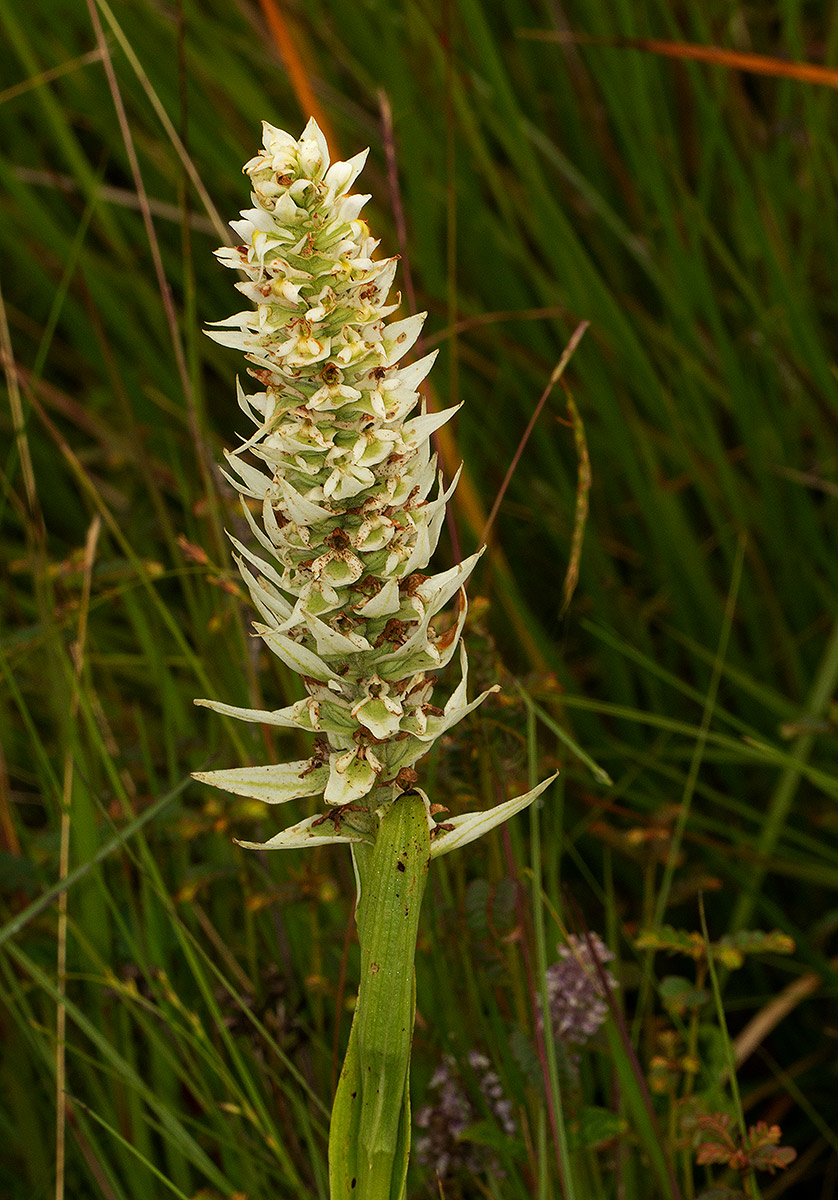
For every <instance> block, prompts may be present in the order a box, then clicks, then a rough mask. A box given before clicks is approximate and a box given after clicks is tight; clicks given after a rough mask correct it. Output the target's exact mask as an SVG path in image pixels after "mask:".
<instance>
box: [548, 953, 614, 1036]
mask: <svg viewBox="0 0 838 1200" xmlns="http://www.w3.org/2000/svg"><path fill="white" fill-rule="evenodd" d="M558 951H559V958H560V960H561V961H560V962H557V963H554V964H553V966H551V967H548V968H547V997H548V1004H549V1007H550V1021H551V1024H552V1027H553V1035H554V1036H555V1037H556V1038H558V1039H559V1040H560V1041H562V1042H566V1043H568V1044H570V1045H574V1046H582V1045H584V1044H585V1042H587V1041H588V1040H589V1039H590V1038H592V1037H593V1036H594V1034H595V1033H596V1032H597V1031H598V1030H599V1029H600V1028H601V1026H602V1025H603V1023H604V1021H605V1018H606V1017H607V1016H608V1004H607V1003H606V1001H605V999H604V996H605V990H604V988H603V984H602V979H601V976H600V974H599V972H598V971H597V968H596V962H599V963H600V964H604V963H607V962H610V961H611V959H613V957H614V955H613V954H612V953H611V951H610V950H609V949H608V947H607V946H606V945H605V943H604V942H603V941H602V939H601V938H600V937H599V936H598V935H597V934H595V933H590V934H588V936H587V937H576V936H575V935H574V934H570V935H569V937H568V940H567V945H564V946H561V945H560V946H559V947H558ZM605 978H606V980H607V982H608V987H609V989H610V988H616V986H617V981H616V979H615V978H614V976H613V975H612V974H611V972H610V971H606V972H605Z"/></svg>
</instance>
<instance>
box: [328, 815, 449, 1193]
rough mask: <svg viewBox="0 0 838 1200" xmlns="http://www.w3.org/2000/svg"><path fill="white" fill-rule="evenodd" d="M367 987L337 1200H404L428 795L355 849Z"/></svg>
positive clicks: (336, 1153)
mask: <svg viewBox="0 0 838 1200" xmlns="http://www.w3.org/2000/svg"><path fill="white" fill-rule="evenodd" d="M353 850H354V855H355V867H356V872H357V878H358V886H359V899H358V908H357V918H356V919H357V924H358V937H359V940H360V943H361V986H360V991H359V994H358V1004H357V1006H356V1009H355V1017H354V1019H353V1021H352V1029H351V1031H350V1034H349V1045H348V1047H347V1051H346V1059H345V1061H344V1064H343V1069H342V1071H341V1075H340V1080H339V1082H338V1088H337V1092H336V1094H335V1102H334V1106H333V1109H332V1123H331V1128H330V1132H329V1184H330V1195H331V1200H347V1198H350V1200H402V1198H403V1196H404V1192H405V1179H406V1176H407V1162H408V1154H409V1150H410V1092H409V1073H410V1049H411V1044H412V1041H413V1020H414V1016H415V1011H416V987H415V976H414V966H413V963H414V958H415V954H416V936H417V933H418V928H419V912H420V909H421V905H422V897H423V895H424V891H425V881H426V879H427V873H428V863H429V861H430V852H431V845H430V834H429V830H428V819H427V813H426V809H425V805H424V803H423V801H422V799H421V797H420V796H418V795H416V794H414V793H407V794H405V795H404V796H401V797H399V799H398V800H396V801H395V802H394V803H393V804H392V805H390V806H389V807H388V808H387V810H386V812H385V814H384V816H383V817H382V818H381V823H380V825H379V829H378V833H377V835H376V840H375V845H374V846H372V847H369V846H365V845H359V844H356V845H355V847H353Z"/></svg>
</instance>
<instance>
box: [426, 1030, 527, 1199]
mask: <svg viewBox="0 0 838 1200" xmlns="http://www.w3.org/2000/svg"><path fill="white" fill-rule="evenodd" d="M468 1061H469V1065H470V1067H471V1069H472V1070H473V1071H474V1073H475V1075H476V1076H477V1082H478V1085H479V1087H480V1091H481V1093H482V1094H483V1099H484V1100H485V1102H486V1107H487V1108H488V1109H489V1112H490V1113H491V1114H492V1116H493V1117H494V1118H495V1121H496V1122H497V1124H498V1125H499V1126H500V1128H501V1129H502V1130H503V1132H504V1133H505V1134H506V1135H507V1137H513V1136H514V1135H515V1133H516V1131H517V1126H516V1124H515V1121H514V1119H513V1117H512V1105H511V1103H510V1102H509V1100H507V1099H506V1097H505V1096H504V1093H503V1085H502V1084H501V1081H500V1078H499V1077H498V1075H497V1073H496V1072H495V1071H493V1070H492V1068H491V1064H490V1062H489V1060H488V1058H487V1057H486V1055H485V1054H481V1053H480V1052H479V1051H477V1050H472V1051H471V1053H470V1054H469V1056H468ZM430 1090H431V1091H434V1092H436V1093H437V1097H436V1101H435V1103H433V1104H425V1105H424V1106H423V1107H422V1108H420V1109H419V1111H418V1112H417V1114H416V1125H417V1128H419V1129H423V1130H425V1133H424V1134H423V1135H422V1137H420V1138H418V1139H417V1142H416V1158H417V1160H418V1161H419V1162H420V1163H422V1164H423V1165H425V1166H429V1167H431V1168H432V1170H433V1171H434V1172H435V1173H436V1174H437V1175H438V1176H439V1178H440V1179H444V1178H445V1177H446V1176H450V1175H454V1174H455V1173H456V1171H458V1170H460V1169H465V1170H468V1171H472V1172H475V1173H476V1172H478V1171H481V1170H483V1171H486V1170H491V1171H492V1172H493V1174H494V1175H496V1176H497V1175H502V1174H503V1173H502V1172H501V1171H500V1170H499V1165H498V1162H497V1158H496V1156H495V1155H494V1154H492V1153H491V1151H487V1149H486V1147H485V1146H478V1145H475V1144H474V1143H473V1142H468V1141H461V1140H460V1139H461V1137H462V1135H463V1133H464V1132H465V1130H466V1129H467V1128H468V1127H469V1125H474V1124H475V1122H477V1121H479V1120H480V1113H479V1112H478V1111H477V1108H476V1107H475V1105H474V1104H473V1103H472V1101H471V1100H470V1099H469V1097H468V1096H467V1095H466V1093H465V1090H464V1088H463V1084H462V1080H461V1078H460V1076H459V1074H458V1072H457V1069H456V1065H455V1062H454V1059H453V1058H451V1056H450V1055H447V1056H446V1058H445V1060H444V1061H443V1063H442V1064H441V1066H439V1067H437V1069H436V1071H435V1072H434V1074H433V1076H432V1078H431V1082H430Z"/></svg>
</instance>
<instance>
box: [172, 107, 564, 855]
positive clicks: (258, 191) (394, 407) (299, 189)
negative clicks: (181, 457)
mask: <svg viewBox="0 0 838 1200" xmlns="http://www.w3.org/2000/svg"><path fill="white" fill-rule="evenodd" d="M263 146H264V149H263V150H262V151H261V152H260V153H259V154H258V155H257V156H256V157H255V158H253V159H251V161H250V162H248V163H247V165H246V166H245V168H244V170H245V172H246V173H247V174H248V175H249V176H250V179H251V181H252V185H253V192H252V201H253V205H254V207H253V208H251V209H248V210H247V211H245V212H243V213H242V220H241V221H234V222H233V223H232V228H233V229H234V230H235V232H236V234H237V236H238V238H239V244H238V245H237V246H235V247H233V248H225V249H222V250H219V251H218V257H219V259H220V261H221V262H222V263H224V264H225V265H226V266H228V267H232V268H233V269H236V270H240V271H243V272H244V273H245V275H246V276H247V279H246V281H245V282H241V283H238V284H237V285H236V286H237V287H238V289H239V290H240V291H241V292H242V293H243V294H244V295H245V296H246V297H247V299H248V300H249V301H251V302H252V303H253V304H254V305H255V308H253V309H248V310H247V311H245V312H240V313H237V314H236V315H235V316H232V317H229V318H228V319H227V320H225V321H220V322H217V323H216V324H217V325H218V326H219V328H218V330H216V331H214V332H212V333H211V334H210V336H211V337H213V338H214V339H215V340H216V341H217V342H220V343H221V344H222V345H225V346H232V347H235V348H236V349H238V350H241V351H243V352H244V354H245V356H246V358H247V360H248V362H249V363H250V364H251V366H250V367H249V369H248V374H249V375H250V376H251V378H252V379H254V380H255V381H256V383H257V384H258V385H259V389H260V390H258V391H256V392H255V393H252V394H249V395H248V394H246V393H245V392H244V390H243V389H242V387H241V385H240V384H239V385H238V389H237V390H238V402H239V406H240V407H241V409H242V411H243V413H244V414H245V415H246V416H247V417H248V418H249V420H250V421H251V422H252V423H253V424H254V425H255V427H256V428H255V430H254V431H253V432H252V433H251V434H250V436H248V437H247V438H243V439H242V444H241V445H240V446H238V447H237V449H236V450H235V451H233V452H232V453H230V452H227V453H226V458H227V463H228V466H229V473H226V477H227V479H228V480H229V481H230V483H231V484H232V485H233V486H234V487H235V488H237V489H238V491H239V492H241V493H242V496H243V511H244V515H245V518H246V519H247V522H248V524H249V526H250V529H251V531H252V533H253V537H254V539H255V541H256V543H257V544H258V547H259V553H255V552H254V551H253V550H252V549H251V548H249V547H247V546H245V545H243V544H242V543H241V542H240V541H238V540H237V539H236V538H231V540H232V542H233V545H234V547H235V549H236V552H237V553H236V561H237V564H238V567H239V570H240V571H241V574H242V577H243V578H244V580H245V582H246V584H247V586H248V589H249V591H250V595H251V597H252V599H253V603H254V605H255V606H256V608H257V609H258V611H259V613H260V614H261V618H262V621H261V623H257V624H256V625H255V628H256V631H257V633H258V634H259V636H260V637H261V638H262V640H263V641H264V643H265V645H266V646H267V647H268V648H269V650H271V652H272V653H273V654H275V655H276V656H277V657H278V658H279V659H280V660H281V661H282V662H283V663H285V664H286V665H287V666H290V667H292V668H293V669H294V670H295V671H297V672H298V673H299V674H300V675H301V676H302V678H303V682H304V685H305V689H306V693H307V695H306V697H305V698H304V699H302V700H300V701H298V702H297V703H295V704H292V705H289V706H288V707H287V708H282V709H279V710H277V711H273V712H263V711H258V710H253V709H248V708H236V707H233V706H231V705H228V704H221V703H218V702H216V701H211V700H201V701H198V703H199V704H204V705H206V706H207V707H209V708H213V709H215V710H216V711H217V712H220V713H224V714H226V715H227V716H231V717H237V718H239V719H241V720H245V721H257V722H261V723H263V724H265V725H274V726H280V727H285V728H296V729H299V730H303V731H305V732H307V733H312V734H315V735H317V740H316V742H315V753H314V754H313V755H312V757H311V758H309V759H306V760H303V761H300V762H292V763H286V764H283V765H276V766H265V767H248V768H237V769H233V770H223V771H209V772H203V773H199V774H197V775H196V778H198V779H200V780H203V781H204V782H207V783H212V784H214V785H215V786H217V787H221V788H224V789H225V790H227V791H230V792H234V793H237V794H239V795H243V796H249V797H253V798H256V799H258V800H264V801H266V802H268V803H272V804H280V803H284V802H285V801H288V800H294V799H297V798H300V797H305V796H318V795H322V796H323V798H324V800H325V802H326V803H327V804H328V805H330V806H332V807H333V814H334V819H333V820H332V821H331V822H330V823H329V824H325V823H324V817H322V816H321V817H316V816H315V817H309V818H307V819H306V820H304V821H302V822H300V823H299V824H297V825H295V826H293V827H292V828H290V829H287V830H285V831H283V832H282V833H279V834H277V835H276V836H275V837H273V838H271V839H270V840H269V841H267V842H266V843H264V846H265V847H268V848H270V847H279V846H294V845H304V844H315V843H319V842H330V841H343V840H348V841H361V840H369V838H370V835H371V834H372V833H374V825H373V824H372V823H371V822H370V821H369V820H368V819H367V818H366V817H364V816H363V815H361V816H358V815H356V814H357V813H358V811H359V810H361V812H362V813H364V812H367V813H371V812H374V811H375V810H377V809H380V807H381V805H382V804H385V803H387V802H389V801H392V800H394V799H395V798H396V797H397V796H399V795H400V794H401V793H402V792H403V791H405V790H407V789H408V788H410V787H411V786H412V784H413V783H414V782H415V781H416V779H417V775H416V772H415V771H414V770H413V767H414V764H415V763H416V761H417V760H418V759H419V758H421V757H422V755H423V754H425V753H426V752H427V751H428V749H429V748H430V746H431V744H432V743H433V742H434V740H435V739H436V738H438V737H439V736H440V735H441V734H442V733H444V732H445V730H447V729H448V728H449V727H450V726H452V725H453V724H454V723H455V722H457V721H459V720H460V719H461V718H462V717H463V716H465V715H466V713H469V712H471V710H472V709H474V708H475V707H476V706H477V705H478V704H480V703H481V702H482V701H483V700H484V699H485V698H486V696H488V695H489V694H490V692H491V691H494V690H496V689H494V688H490V689H489V691H486V692H483V693H482V694H481V695H479V696H478V697H477V698H476V699H475V700H472V701H470V702H469V701H468V700H467V698H466V682H467V667H468V664H467V659H466V652H465V648H464V647H463V646H462V645H460V649H459V659H460V667H461V681H460V683H459V685H458V686H457V688H456V689H455V691H454V693H453V695H452V696H451V698H450V699H449V701H448V703H447V704H446V705H445V707H444V709H440V708H438V707H436V706H435V705H434V704H433V703H432V693H433V688H434V683H435V681H436V674H435V672H436V671H438V670H439V669H440V668H442V667H444V666H446V664H447V663H448V662H449V661H450V659H451V658H452V656H453V655H454V654H455V652H456V651H457V646H458V643H459V641H460V633H461V631H462V628H463V623H464V621H465V617H466V607H467V604H466V594H465V589H464V587H463V584H464V583H465V581H466V580H467V578H468V576H469V574H470V573H471V571H472V570H473V568H474V566H475V564H476V562H477V560H478V558H479V556H480V552H478V553H477V554H473V555H472V556H471V557H470V558H467V559H466V560H465V561H464V562H463V563H460V564H459V565H457V566H455V567H452V568H451V569H450V570H447V571H443V572H442V573H441V574H438V575H433V576H428V575H425V574H424V573H423V572H424V569H425V567H426V566H427V564H428V562H429V560H430V557H431V555H432V554H433V552H434V549H435V547H436V544H437V541H438V539H439V535H440V531H441V528H442V524H443V520H444V517H445V507H446V503H447V501H448V499H449V497H450V496H451V494H452V492H453V490H454V487H455V486H456V482H457V479H456V478H455V479H453V480H452V481H451V482H450V484H449V485H448V487H447V488H446V487H445V486H444V484H443V480H442V476H441V474H439V473H438V472H437V468H436V457H435V455H433V454H432V453H431V449H430V442H429V439H430V436H431V434H432V433H433V432H434V431H435V430H436V429H438V428H439V427H440V426H441V425H443V424H444V423H445V422H446V421H447V420H449V419H450V418H451V417H452V416H453V414H454V412H455V411H456V410H455V409H449V410H448V411H447V412H443V413H429V412H427V411H426V408H425V404H424V402H422V403H421V404H420V398H419V393H418V391H417V387H418V385H419V384H420V383H421V381H422V380H423V379H424V377H425V376H426V375H427V373H428V371H429V370H430V368H431V365H432V363H433V361H434V357H435V355H434V354H430V355H427V356H426V357H424V358H422V359H420V360H419V361H418V362H416V363H412V364H411V365H408V366H400V365H399V363H400V360H401V359H402V358H403V356H404V355H405V354H406V353H407V352H408V351H409V350H410V349H411V347H412V346H413V345H414V343H415V342H416V339H417V338H418V336H419V333H420V330H421V328H422V324H423V322H424V319H425V315H426V314H420V315H418V316H413V317H407V318H406V319H404V320H398V321H393V322H392V323H389V324H388V323H387V322H386V321H385V318H386V317H387V316H389V315H390V314H391V313H392V312H393V311H394V310H395V309H396V308H397V307H398V302H399V297H398V296H396V297H395V301H394V302H393V303H388V297H389V294H390V290H391V287H392V284H393V279H394V276H395V271H396V263H397V260H396V258H384V259H376V258H374V257H373V255H374V254H375V250H376V247H377V246H378V242H377V241H376V240H375V239H374V238H372V237H371V236H370V233H369V229H368V227H367V225H366V222H365V221H364V220H362V219H361V217H360V212H361V209H362V208H363V206H364V204H365V203H366V201H367V200H368V199H369V197H368V196H363V195H350V194H349V189H350V188H351V186H352V184H353V182H354V181H355V179H356V177H357V176H358V174H359V172H360V171H361V168H362V167H363V165H364V161H365V159H366V152H364V153H363V154H359V155H357V156H356V157H355V158H353V159H351V160H350V161H349V162H345V163H334V164H332V165H331V166H330V165H329V152H328V149H327V146H326V142H325V139H324V137H323V134H322V133H321V131H320V129H319V128H318V126H317V124H316V123H315V122H314V121H313V120H311V121H309V123H308V125H307V126H306V128H305V130H304V132H303V135H302V137H301V138H300V139H299V140H295V139H294V138H292V137H291V136H290V135H289V134H287V133H285V132H283V131H282V130H280V129H275V128H274V127H273V126H271V125H268V124H265V125H264V138H263ZM417 406H418V412H415V413H414V410H416V409H417ZM411 414H414V415H411ZM248 456H249V457H248ZM250 458H252V459H255V460H257V462H258V464H259V465H258V466H254V465H253V463H252V462H251V461H250ZM248 500H249V501H250V502H251V503H250V504H248V503H247V501H248ZM251 508H253V509H254V510H255V512H256V513H257V514H258V515H254V512H253V511H251ZM452 599H453V600H454V602H455V613H454V617H453V620H451V621H450V622H449V623H448V624H447V626H440V625H438V624H437V623H436V621H437V619H438V617H439V614H440V613H441V611H442V609H443V608H444V606H445V605H446V604H447V603H448V602H449V601H450V600H452ZM543 786H546V783H545V784H544V785H543ZM539 790H541V788H540V789H539ZM536 794H538V793H537V792H532V793H528V794H527V796H526V797H521V798H519V800H516V801H510V802H507V805H505V806H504V805H501V806H500V807H499V808H497V809H495V810H492V813H491V817H490V816H489V815H488V814H466V815H464V816H461V817H457V818H454V820H453V821H452V822H449V823H447V826H446V829H445V830H444V832H439V833H438V836H437V837H436V838H435V842H434V851H435V853H445V852H446V851H447V849H453V848H454V847H455V845H461V844H463V843H464V842H466V841H470V840H472V838H474V837H476V836H478V835H479V834H480V833H482V832H483V831H484V830H485V829H486V828H489V827H491V825H492V824H497V823H498V822H499V821H500V820H503V819H505V817H507V816H510V815H511V814H512V812H514V811H517V810H518V808H520V807H523V806H524V805H525V804H526V803H529V802H530V801H531V800H532V799H534V797H535V795H536ZM425 799H426V798H425ZM359 802H360V803H359ZM426 808H427V810H428V821H429V823H431V825H432V827H433V828H434V829H435V830H436V827H435V826H433V822H432V820H431V816H430V805H429V803H428V802H427V800H426ZM339 811H340V815H341V816H342V815H343V813H352V815H351V816H349V817H348V818H347V820H346V823H345V825H342V824H341V820H340V819H339V818H338V813H339ZM243 844H244V845H252V843H243Z"/></svg>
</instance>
